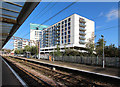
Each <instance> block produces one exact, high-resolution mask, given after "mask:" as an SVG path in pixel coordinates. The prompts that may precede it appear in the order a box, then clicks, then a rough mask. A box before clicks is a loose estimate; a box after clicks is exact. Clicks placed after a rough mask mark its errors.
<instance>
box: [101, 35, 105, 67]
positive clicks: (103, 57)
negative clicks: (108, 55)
mask: <svg viewBox="0 0 120 87" xmlns="http://www.w3.org/2000/svg"><path fill="white" fill-rule="evenodd" d="M101 37H102V39H103V68H105V59H104V36H103V35H101Z"/></svg>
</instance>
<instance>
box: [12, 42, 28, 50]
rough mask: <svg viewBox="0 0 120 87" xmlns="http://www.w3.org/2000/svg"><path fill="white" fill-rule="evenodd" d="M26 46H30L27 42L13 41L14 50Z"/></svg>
mask: <svg viewBox="0 0 120 87" xmlns="http://www.w3.org/2000/svg"><path fill="white" fill-rule="evenodd" d="M26 45H30V44H29V42H28V41H27V40H14V50H16V49H24V47H25V46H26Z"/></svg>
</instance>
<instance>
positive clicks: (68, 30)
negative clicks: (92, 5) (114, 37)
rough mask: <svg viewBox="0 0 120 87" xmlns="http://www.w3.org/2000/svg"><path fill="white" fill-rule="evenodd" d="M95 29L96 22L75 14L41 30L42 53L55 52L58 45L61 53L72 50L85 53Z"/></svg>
mask: <svg viewBox="0 0 120 87" xmlns="http://www.w3.org/2000/svg"><path fill="white" fill-rule="evenodd" d="M94 28H95V23H94V21H92V20H89V19H87V18H85V17H82V16H80V15H78V14H73V15H71V16H69V17H67V18H65V19H63V20H61V21H59V22H57V23H55V24H54V25H51V26H49V27H47V28H46V29H43V30H41V32H42V34H41V38H42V39H41V41H40V42H41V47H40V50H41V51H40V52H41V53H49V52H53V51H55V48H57V45H58V46H59V47H60V51H64V50H65V48H70V49H74V50H78V51H80V52H84V51H85V48H86V43H87V42H88V39H89V38H92V36H94ZM93 43H94V41H93Z"/></svg>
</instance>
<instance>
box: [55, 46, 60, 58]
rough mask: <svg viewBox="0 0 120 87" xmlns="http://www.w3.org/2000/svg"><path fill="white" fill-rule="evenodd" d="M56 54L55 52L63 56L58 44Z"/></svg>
mask: <svg viewBox="0 0 120 87" xmlns="http://www.w3.org/2000/svg"><path fill="white" fill-rule="evenodd" d="M54 54H55V56H61V53H60V48H59V46H58V45H57V51H56V52H55V53H54Z"/></svg>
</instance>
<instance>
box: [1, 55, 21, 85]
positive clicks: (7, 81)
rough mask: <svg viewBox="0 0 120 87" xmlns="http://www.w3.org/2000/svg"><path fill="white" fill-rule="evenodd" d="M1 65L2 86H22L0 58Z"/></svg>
mask: <svg viewBox="0 0 120 87" xmlns="http://www.w3.org/2000/svg"><path fill="white" fill-rule="evenodd" d="M0 61H1V62H0V63H2V64H0V65H2V87H23V86H22V85H21V83H20V82H19V80H18V79H17V78H16V77H15V75H14V74H13V72H12V71H11V70H10V69H9V67H8V66H7V65H6V63H5V62H4V61H3V60H2V59H1V56H0Z"/></svg>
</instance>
